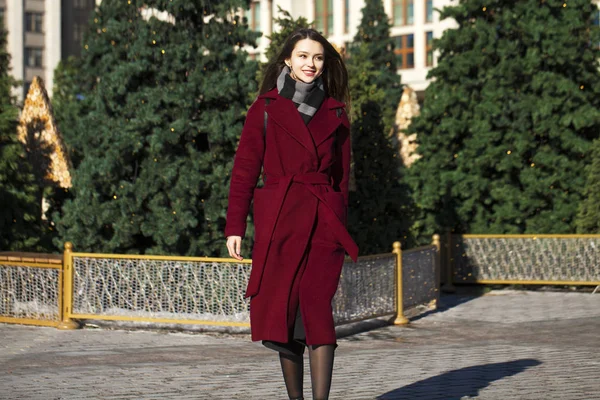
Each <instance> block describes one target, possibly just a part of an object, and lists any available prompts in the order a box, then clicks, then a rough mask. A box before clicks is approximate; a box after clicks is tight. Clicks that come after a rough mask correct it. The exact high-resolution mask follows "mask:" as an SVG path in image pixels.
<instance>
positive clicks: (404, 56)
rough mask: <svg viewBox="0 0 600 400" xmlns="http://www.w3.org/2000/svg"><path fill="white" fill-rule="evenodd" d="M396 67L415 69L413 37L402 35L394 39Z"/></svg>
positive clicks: (411, 35)
mask: <svg viewBox="0 0 600 400" xmlns="http://www.w3.org/2000/svg"><path fill="white" fill-rule="evenodd" d="M394 41H395V44H396V48H395V49H394V54H396V65H397V66H398V68H401V69H408V68H414V67H415V35H413V34H410V35H402V36H396V37H395V38H394Z"/></svg>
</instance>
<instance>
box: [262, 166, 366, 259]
mask: <svg viewBox="0 0 600 400" xmlns="http://www.w3.org/2000/svg"><path fill="white" fill-rule="evenodd" d="M292 182H294V183H299V184H302V185H304V187H305V188H306V189H307V190H308V191H309V192H310V193H312V194H313V195H314V196H315V197H316V198H317V199H318V200H319V201H320V202H321V203H322V204H323V205H324V206H325V207H326V210H327V212H326V213H325V215H324V219H325V220H326V222H327V223H328V224H329V226H330V228H331V231H332V232H333V234H334V236H335V237H336V239H337V240H339V242H340V243H341V245H342V247H343V248H344V250H345V251H346V253H348V255H349V256H350V258H352V260H354V261H356V259H357V258H358V246H357V245H356V243H355V242H354V240H353V239H352V237H351V236H350V234H349V233H348V230H347V229H346V227H345V226H344V223H343V222H342V221H341V220H340V217H339V216H338V215H337V214H336V213H335V212H334V211H333V209H332V208H331V205H330V204H329V203H327V202H326V201H325V199H324V198H323V196H322V195H321V194H320V193H319V192H318V191H317V190H316V189H315V185H331V179H330V177H329V175H327V174H322V173H319V172H309V173H305V174H294V175H283V176H272V175H269V178H268V182H267V184H266V186H271V185H277V186H278V188H277V192H276V194H275V201H274V205H275V210H274V211H276V215H277V216H279V215H280V212H281V209H282V207H283V202H284V201H285V197H286V196H287V193H288V191H289V188H290V186H291V185H292ZM276 224H277V221H276V220H275V221H274V222H273V223H272V226H270V227H268V230H267V232H269V242H270V241H271V240H272V239H273V234H274V232H275V225H276Z"/></svg>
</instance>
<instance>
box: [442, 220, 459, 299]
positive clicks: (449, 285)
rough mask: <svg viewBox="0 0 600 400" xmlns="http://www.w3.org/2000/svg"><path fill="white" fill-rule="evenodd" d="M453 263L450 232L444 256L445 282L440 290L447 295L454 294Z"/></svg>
mask: <svg viewBox="0 0 600 400" xmlns="http://www.w3.org/2000/svg"><path fill="white" fill-rule="evenodd" d="M453 269H454V268H453V262H452V232H448V251H447V254H446V282H445V283H444V286H443V287H442V290H443V291H444V292H447V293H454V292H456V288H455V287H454V284H453V282H452V281H453V277H452V275H454V274H453Z"/></svg>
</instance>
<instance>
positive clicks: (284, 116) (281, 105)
mask: <svg viewBox="0 0 600 400" xmlns="http://www.w3.org/2000/svg"><path fill="white" fill-rule="evenodd" d="M272 92H273V91H271V92H268V93H265V95H263V96H265V97H271V98H273V99H275V101H272V102H271V103H269V105H267V107H266V111H267V115H268V116H269V118H270V119H272V120H273V122H275V123H276V124H277V125H279V126H280V127H281V128H283V130H284V131H286V132H287V133H288V134H289V135H290V136H292V137H293V138H294V139H296V140H297V141H298V143H300V144H301V145H302V146H303V147H304V148H305V149H306V150H307V151H308V152H309V153H310V154H311V155H312V156H313V157H314V158H315V159H317V149H316V147H315V143H314V142H313V137H312V135H311V134H310V132H309V130H308V127H307V126H306V124H305V123H304V121H303V120H302V117H301V116H300V113H299V112H298V110H297V109H296V106H295V105H294V102H293V101H291V100H289V99H286V98H285V97H281V96H280V95H279V94H277V89H274V94H273V93H272Z"/></svg>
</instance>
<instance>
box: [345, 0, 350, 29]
mask: <svg viewBox="0 0 600 400" xmlns="http://www.w3.org/2000/svg"><path fill="white" fill-rule="evenodd" d="M348 32H350V0H344V33H348Z"/></svg>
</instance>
